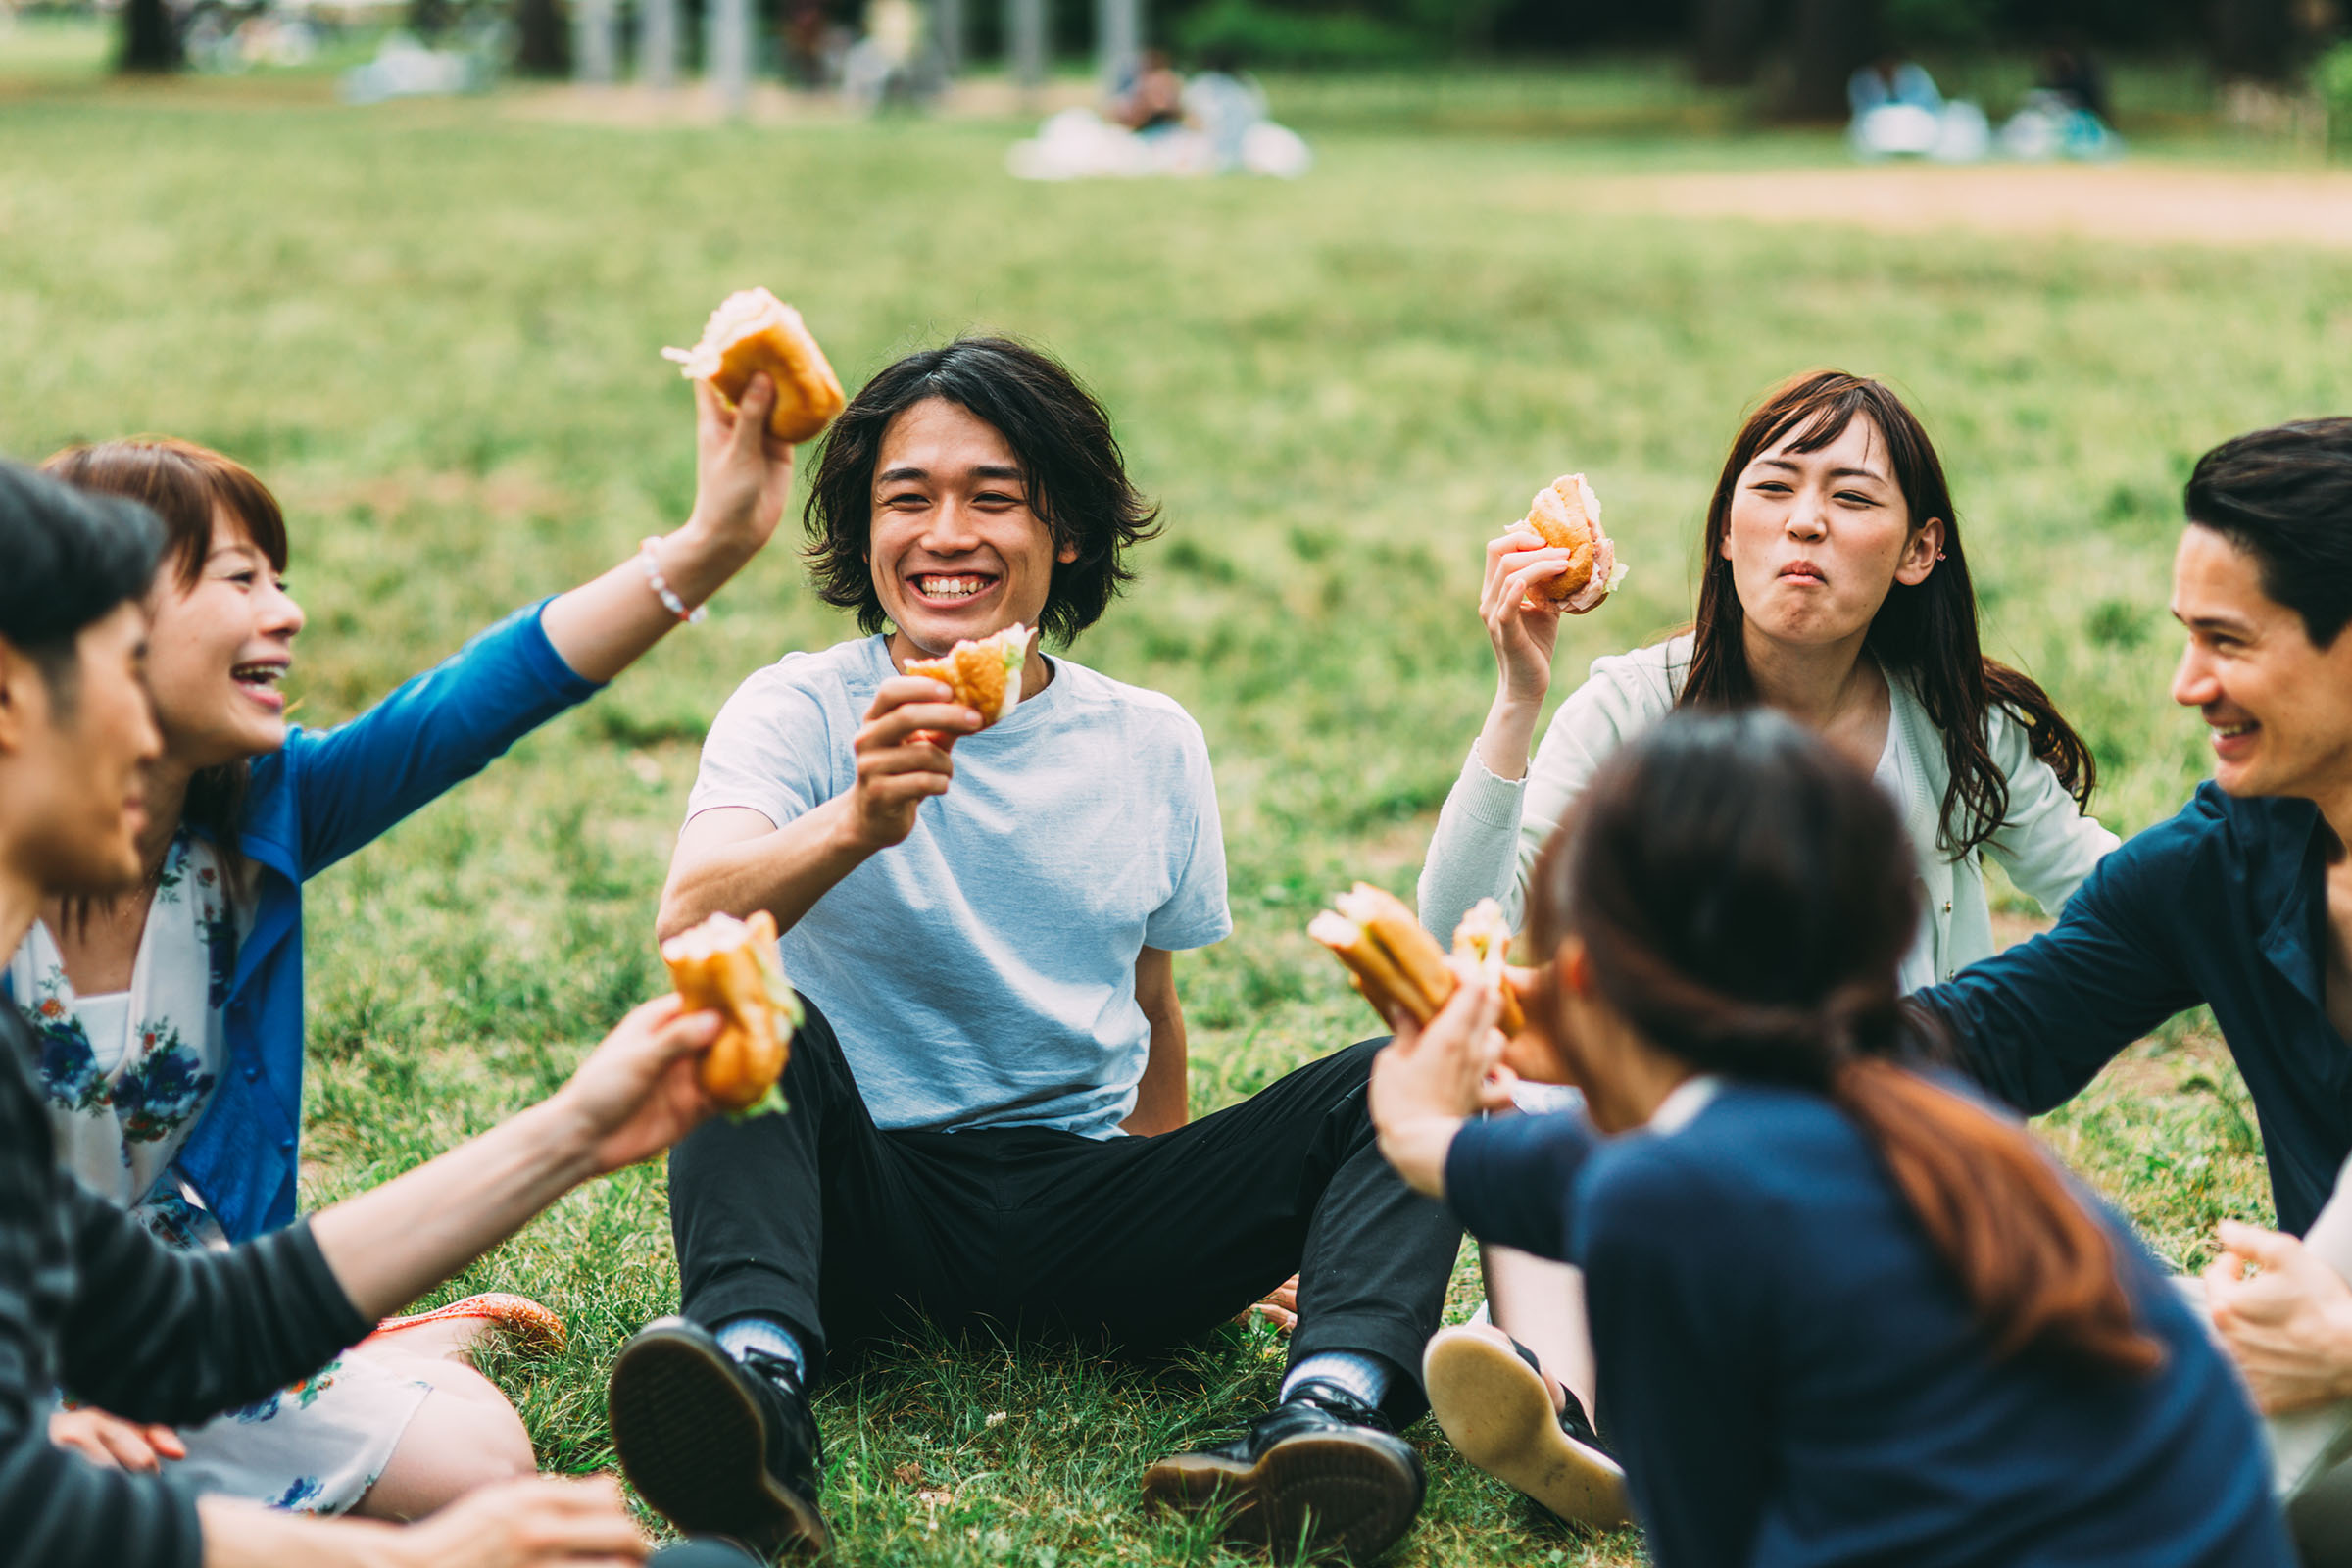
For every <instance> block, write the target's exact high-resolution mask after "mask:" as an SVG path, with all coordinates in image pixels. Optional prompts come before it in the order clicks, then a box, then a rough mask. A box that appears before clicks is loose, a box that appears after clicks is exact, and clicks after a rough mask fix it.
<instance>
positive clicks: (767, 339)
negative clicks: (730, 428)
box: [662, 288, 849, 442]
mask: <svg viewBox="0 0 2352 1568" xmlns="http://www.w3.org/2000/svg"><path fill="white" fill-rule="evenodd" d="M662 358H663V359H665V360H673V361H675V362H676V363H677V364H678V365H679V366H680V367H681V368H682V373H683V374H684V375H685V376H686V378H687V379H688V380H691V381H698V382H702V383H705V384H707V385H709V386H710V387H711V388H712V389H713V390H714V391H716V392H717V393H718V394H719V395H720V396H721V397H723V398H725V399H726V400H727V402H728V403H729V404H730V405H732V404H738V403H741V402H742V401H743V395H744V391H745V389H746V388H747V387H749V386H750V385H751V384H752V377H754V376H756V375H760V374H765V375H766V376H767V378H768V380H769V381H770V382H771V383H773V385H774V386H775V389H776V402H775V407H774V408H773V409H772V410H770V411H769V413H768V417H767V423H768V429H769V430H770V431H771V432H772V433H773V434H774V435H775V437H776V439H777V440H779V441H785V442H798V441H806V440H808V439H809V437H810V436H813V435H815V434H816V433H817V432H818V431H819V430H822V429H823V428H824V427H825V426H826V425H828V424H830V423H832V422H833V417H834V416H835V415H837V414H839V413H840V412H841V411H842V408H843V406H844V405H845V404H846V403H847V402H848V401H849V400H848V398H847V397H846V396H844V395H843V393H842V390H841V379H840V377H838V376H836V375H835V374H834V373H833V367H832V366H831V365H829V364H827V363H826V362H825V351H824V350H823V349H821V348H818V347H817V346H816V339H815V338H814V337H812V336H811V335H810V334H809V327H808V323H806V322H804V321H803V320H802V319H801V313H800V312H798V311H796V310H794V309H793V308H792V307H791V306H789V305H787V304H785V303H784V302H783V301H782V300H780V299H778V298H776V297H775V296H774V295H773V294H770V293H769V292H768V291H767V290H766V289H763V288H747V289H744V290H742V291H741V292H739V293H735V294H730V295H728V296H727V297H726V298H725V299H723V300H721V301H720V302H719V305H718V309H716V310H714V311H712V312H711V319H710V320H709V321H707V322H705V323H704V325H703V336H702V341H700V342H698V343H697V344H695V346H694V347H693V348H690V349H663V350H662Z"/></svg>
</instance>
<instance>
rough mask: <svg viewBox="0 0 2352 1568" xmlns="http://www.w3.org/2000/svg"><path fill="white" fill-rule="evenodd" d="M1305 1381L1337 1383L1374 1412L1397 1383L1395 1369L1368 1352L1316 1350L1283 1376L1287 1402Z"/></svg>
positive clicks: (1283, 1387) (1283, 1395)
mask: <svg viewBox="0 0 2352 1568" xmlns="http://www.w3.org/2000/svg"><path fill="white" fill-rule="evenodd" d="M1308 1378H1320V1379H1321V1380H1322V1381H1324V1382H1326V1383H1336V1384H1338V1385H1339V1386H1340V1387H1341V1388H1343V1389H1346V1390H1347V1391H1348V1393H1349V1394H1352V1395H1354V1396H1355V1397H1357V1398H1359V1399H1361V1400H1363V1401H1364V1402H1365V1403H1366V1404H1368V1405H1370V1406H1371V1407H1372V1408H1373V1409H1375V1410H1377V1409H1379V1408H1380V1406H1381V1402H1382V1401H1383V1400H1385V1399H1386V1398H1387V1397H1389V1385H1390V1383H1392V1382H1393V1381H1395V1379H1396V1369H1395V1368H1394V1367H1392V1366H1390V1365H1389V1363H1388V1362H1387V1361H1386V1360H1385V1359H1383V1358H1382V1357H1380V1356H1377V1355H1374V1354H1372V1353H1371V1352H1370V1351H1368V1350H1317V1351H1316V1352H1315V1353H1314V1354H1312V1355H1310V1356H1307V1357H1306V1358H1305V1359H1303V1360H1301V1361H1299V1362H1298V1363H1297V1364H1296V1365H1294V1366H1293V1367H1292V1368H1291V1370H1290V1371H1289V1372H1288V1373H1286V1374H1284V1376H1283V1380H1282V1397H1283V1398H1285V1399H1288V1398H1289V1397H1291V1394H1292V1392H1293V1391H1294V1390H1296V1389H1297V1388H1298V1387H1299V1384H1300V1383H1301V1382H1303V1381H1304V1380H1306V1379H1308Z"/></svg>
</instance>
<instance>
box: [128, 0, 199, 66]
mask: <svg viewBox="0 0 2352 1568" xmlns="http://www.w3.org/2000/svg"><path fill="white" fill-rule="evenodd" d="M182 60H183V57H182V55H181V54H180V49H179V29H178V28H177V27H175V26H173V25H172V13H171V11H170V9H169V8H168V7H166V5H165V4H164V0H125V3H124V4H123V54H122V57H121V58H120V59H119V60H117V61H116V63H115V64H116V68H117V69H118V70H122V71H145V72H152V71H177V70H178V69H179V68H180V65H181V63H182Z"/></svg>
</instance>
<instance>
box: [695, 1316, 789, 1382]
mask: <svg viewBox="0 0 2352 1568" xmlns="http://www.w3.org/2000/svg"><path fill="white" fill-rule="evenodd" d="M713 1337H714V1338H715V1339H716V1340H717V1341H718V1348H720V1349H722V1350H724V1351H726V1352H727V1353H728V1354H729V1355H731V1356H733V1357H734V1358H735V1359H736V1360H738V1361H740V1360H742V1359H743V1358H744V1357H745V1356H746V1355H748V1354H750V1353H751V1352H752V1351H754V1350H757V1351H759V1352H760V1354H761V1355H772V1356H774V1357H775V1358H776V1359H777V1360H779V1361H787V1362H790V1363H791V1365H792V1369H793V1370H794V1371H795V1372H798V1373H800V1374H801V1376H802V1378H803V1379H804V1380H806V1379H807V1377H808V1375H809V1355H808V1352H807V1351H805V1350H803V1349H802V1348H801V1342H800V1341H799V1340H796V1339H794V1338H793V1336H792V1330H790V1329H788V1328H786V1327H785V1326H784V1325H783V1324H781V1323H779V1322H777V1321H776V1320H775V1319H774V1318H772V1317H762V1316H760V1314H759V1313H757V1312H746V1313H744V1314H743V1315H742V1316H740V1317H731V1318H729V1319H727V1320H726V1321H725V1322H724V1323H721V1324H720V1325H719V1326H718V1332H717V1334H716V1335H715V1336H713Z"/></svg>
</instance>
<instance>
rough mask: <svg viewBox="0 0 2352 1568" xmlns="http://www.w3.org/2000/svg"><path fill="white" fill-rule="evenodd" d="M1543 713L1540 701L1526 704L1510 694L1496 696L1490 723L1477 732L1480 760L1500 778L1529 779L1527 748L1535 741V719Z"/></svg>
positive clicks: (1501, 693)
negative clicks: (1527, 777)
mask: <svg viewBox="0 0 2352 1568" xmlns="http://www.w3.org/2000/svg"><path fill="white" fill-rule="evenodd" d="M1543 711H1544V704H1543V701H1542V700H1541V699H1538V700H1537V701H1535V702H1527V701H1524V700H1523V699H1520V698H1516V697H1513V696H1511V695H1509V694H1508V693H1507V692H1502V691H1497V692H1496V693H1495V702H1494V706H1492V707H1490V708H1489V709H1488V710H1487V721H1486V723H1485V724H1483V725H1481V726H1480V727H1479V731H1478V760H1480V761H1481V762H1484V763H1485V764H1486V767H1487V771H1488V772H1490V773H1492V774H1494V775H1495V777H1496V778H1501V779H1515V778H1525V777H1526V776H1527V757H1528V749H1529V747H1530V746H1532V745H1533V744H1534V742H1535V738H1536V720H1537V719H1538V718H1539V717H1541V716H1542V714H1543Z"/></svg>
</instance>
